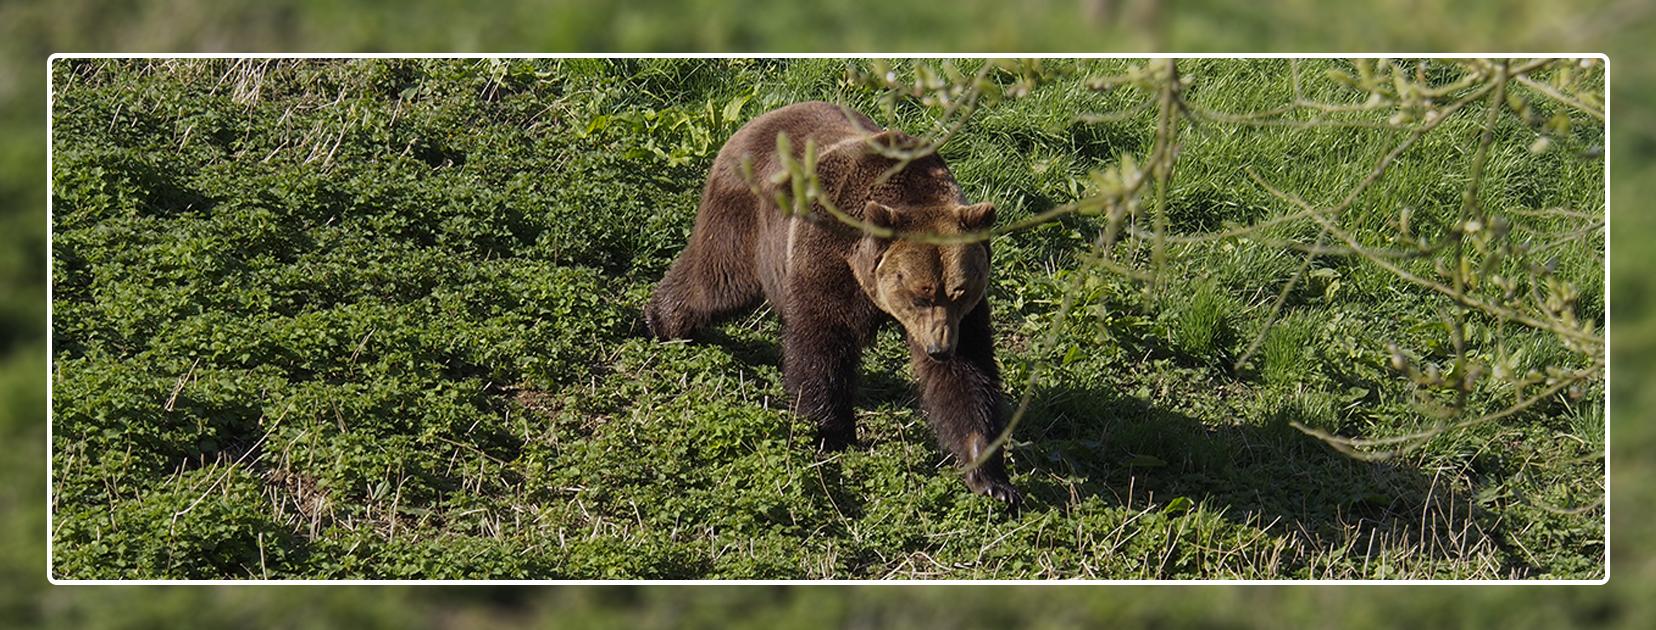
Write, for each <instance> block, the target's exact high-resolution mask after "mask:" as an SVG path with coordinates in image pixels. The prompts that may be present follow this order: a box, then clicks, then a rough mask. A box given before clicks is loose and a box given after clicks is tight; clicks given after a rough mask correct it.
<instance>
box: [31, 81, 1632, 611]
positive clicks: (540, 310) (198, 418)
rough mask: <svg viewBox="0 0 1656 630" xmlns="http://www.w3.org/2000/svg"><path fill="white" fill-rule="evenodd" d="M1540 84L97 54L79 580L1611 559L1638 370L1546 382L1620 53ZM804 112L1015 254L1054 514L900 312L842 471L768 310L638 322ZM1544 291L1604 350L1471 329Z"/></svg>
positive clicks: (57, 292)
mask: <svg viewBox="0 0 1656 630" xmlns="http://www.w3.org/2000/svg"><path fill="white" fill-rule="evenodd" d="M1518 63H1524V61H1523V60H1515V61H1514V62H1512V63H1508V64H1504V65H1501V66H1499V69H1497V68H1496V66H1487V67H1484V66H1475V65H1473V64H1470V63H1454V62H1435V61H1434V62H1430V63H1423V62H1419V61H1418V60H1410V61H1408V62H1407V63H1406V64H1405V63H1402V62H1398V63H1395V64H1392V65H1391V66H1385V65H1381V64H1376V63H1374V62H1372V61H1367V62H1365V61H1358V62H1346V61H1336V60H1319V61H1306V62H1290V61H1288V60H1253V61H1226V60H1201V61H1198V62H1181V63H1180V64H1179V65H1178V66H1177V68H1178V71H1179V72H1178V74H1174V73H1173V72H1172V70H1173V68H1174V66H1172V65H1170V64H1167V65H1164V64H1160V63H1159V62H1150V61H1133V60H1125V61H1124V60H1093V61H1085V62H1067V61H1058V60H1047V61H1046V62H1043V63H1040V64H1033V63H1028V64H1015V63H1014V64H1002V65H1001V66H991V65H986V64H983V63H979V62H972V61H962V62H958V64H955V63H950V64H942V63H916V62H911V61H895V62H891V63H887V64H877V63H873V62H864V61H855V60H852V61H846V60H829V59H813V60H766V59H757V60H749V59H729V60H624V61H606V60H575V59H572V60H476V59H473V60H456V61H447V60H397V59H374V60H355V61H304V60H279V61H278V60H260V59H242V60H159V61H123V60H61V61H58V62H56V63H55V64H54V66H53V68H52V70H53V78H52V82H53V86H54V90H55V99H54V101H53V103H52V114H53V128H52V130H51V133H52V138H53V142H54V161H53V169H52V174H51V176H52V194H53V207H54V213H53V225H52V229H53V243H52V263H53V268H52V284H53V313H52V326H53V334H54V343H53V364H52V368H51V369H52V375H53V385H52V394H53V399H52V409H53V414H54V416H53V443H52V462H53V476H52V488H53V494H52V504H51V506H50V507H51V509H52V514H53V529H52V531H51V536H52V541H53V543H54V544H53V555H52V558H51V560H52V563H53V570H54V572H55V574H56V575H57V576H58V577H62V578H405V577H407V578H412V577H421V578H518V579H522V578H611V577H613V578H888V577H889V578H1255V579H1270V578H1289V579H1292V578H1587V579H1593V578H1599V577H1602V576H1603V575H1604V569H1603V566H1604V554H1605V540H1604V537H1605V532H1604V528H1603V523H1604V520H1603V517H1604V512H1603V507H1602V506H1603V501H1604V490H1605V489H1604V486H1603V479H1604V462H1603V453H1604V447H1605V445H1604V434H1603V430H1602V427H1603V424H1602V423H1603V414H1602V406H1601V405H1602V404H1603V400H1604V392H1603V381H1602V378H1591V377H1583V378H1577V379H1575V380H1571V381H1569V382H1568V383H1565V386H1563V387H1559V388H1557V389H1556V390H1551V391H1548V390H1547V388H1548V387H1550V384H1552V383H1564V380H1563V379H1565V378H1567V377H1569V376H1570V375H1574V374H1590V373H1592V371H1593V370H1594V369H1597V370H1598V371H1599V372H1600V373H1601V372H1602V361H1603V351H1602V343H1601V342H1598V345H1595V343H1594V341H1593V340H1594V339H1596V335H1597V333H1598V331H1600V330H1602V327H1603V326H1602V323H1603V321H1604V310H1605V306H1604V304H1605V297H1604V287H1603V282H1602V279H1603V268H1604V267H1603V264H1604V262H1603V259H1602V257H1601V252H1602V251H1603V238H1604V236H1603V230H1602V222H1601V221H1599V218H1600V217H1602V216H1603V210H1604V198H1603V193H1604V187H1603V181H1604V179H1603V164H1602V161H1601V159H1600V158H1599V155H1600V154H1602V147H1603V125H1602V123H1601V122H1599V120H1598V119H1597V117H1595V116H1594V114H1595V113H1596V112H1597V109H1598V104H1597V103H1596V102H1592V101H1591V100H1590V99H1587V100H1583V99H1584V98H1586V97H1584V96H1583V95H1584V94H1585V95H1590V94H1591V93H1592V90H1593V89H1595V87H1596V88H1598V89H1602V71H1601V69H1600V68H1598V67H1597V66H1595V65H1593V64H1591V63H1588V64H1578V63H1576V62H1575V61H1573V60H1572V61H1557V62H1552V63H1548V64H1544V65H1540V66H1534V67H1529V68H1522V67H1520V66H1514V65H1513V64H1518ZM1514 67H1519V68H1520V69H1522V70H1523V71H1522V73H1515V74H1513V75H1512V76H1510V77H1509V76H1508V75H1506V74H1495V73H1498V72H1501V73H1504V72H1514V70H1513V69H1514ZM1401 68H1406V69H1407V70H1406V71H1403V70H1400V69H1401ZM1479 68H1482V69H1479ZM1468 76H1470V77H1472V78H1471V79H1467V78H1466V77H1468ZM1492 77H1493V78H1492ZM1496 78H1498V79H1499V84H1500V85H1502V86H1503V88H1502V89H1503V90H1506V88H1507V87H1510V90H1509V91H1503V92H1501V93H1498V94H1500V95H1501V98H1494V96H1493V95H1494V94H1495V93H1491V92H1488V91H1483V90H1484V89H1485V88H1484V87H1482V86H1485V85H1494V84H1495V83H1494V82H1493V81H1495V79H1496ZM1460 81H1464V83H1457V82H1460ZM1422 86H1424V87H1425V88H1430V89H1432V90H1441V93H1440V94H1436V93H1435V94H1427V93H1426V92H1423V91H1422V89H1423V88H1422ZM813 98H816V99H826V100H833V101H838V102H843V103H846V104H849V105H852V106H854V107H857V108H859V109H862V110H863V111H867V112H870V113H871V114H876V118H881V119H882V121H883V122H887V123H888V124H893V125H896V126H899V127H901V128H904V129H907V130H910V131H913V132H916V133H921V134H925V135H926V136H927V137H928V138H932V139H935V140H940V141H944V140H946V142H940V143H939V144H938V145H937V146H936V149H937V150H939V151H941V152H942V153H943V155H944V157H945V158H946V159H948V161H949V162H950V164H951V165H952V166H953V168H954V170H955V172H956V175H957V177H958V178H959V179H960V180H961V183H962V185H963V186H964V187H965V188H966V190H967V194H968V196H969V197H971V198H972V199H974V200H976V199H983V200H993V201H995V202H997V203H998V204H999V206H1000V216H1001V220H1002V224H1003V225H1010V226H1017V227H1018V229H1017V230H1015V231H1011V232H1009V233H1007V234H1004V235H1002V236H998V237H997V239H996V241H995V257H996V258H995V263H994V264H995V271H994V273H995V275H994V282H993V287H992V294H991V299H992V300H994V303H995V305H996V321H995V328H996V330H997V335H998V339H999V342H1000V346H1001V356H1002V361H1003V364H1004V368H1005V371H1006V373H1007V380H1008V384H1009V387H1010V388H1011V390H1012V391H1011V392H1010V393H1011V396H1012V398H1013V399H1014V400H1023V399H1027V401H1028V403H1027V406H1026V407H1025V408H1024V409H1023V411H1022V412H1020V416H1019V417H1020V423H1019V426H1018V429H1017V431H1016V432H1015V433H1014V434H1013V435H1012V436H1011V439H1010V441H1009V442H1008V447H1009V449H1010V452H1011V455H1012V462H1013V468H1014V471H1015V478H1014V479H1015V481H1016V482H1017V483H1018V484H1019V485H1020V486H1021V487H1023V488H1025V489H1026V494H1027V495H1028V505H1027V506H1026V507H1025V509H1024V510H1022V511H1021V512H1017V513H1007V512H1005V511H1004V510H1001V509H998V508H997V507H996V506H995V505H993V504H992V503H991V502H989V501H988V500H985V499H983V498H981V497H976V496H972V495H970V494H968V493H966V492H965V490H964V487H963V485H962V484H961V483H960V481H959V480H958V479H957V478H956V474H955V472H954V468H953V466H952V464H950V463H948V462H946V461H945V460H944V458H943V457H942V455H941V454H940V453H939V451H938V449H937V448H936V447H935V446H934V445H933V444H932V443H931V442H930V439H931V438H930V436H929V432H928V431H927V430H926V428H925V426H924V420H923V418H921V417H920V416H919V415H918V412H917V411H916V410H915V403H914V396H913V393H912V391H911V389H910V387H909V385H908V382H909V378H908V375H907V374H906V370H907V368H906V367H904V360H905V352H904V350H903V348H902V347H901V340H900V339H899V338H898V337H897V333H896V331H894V330H888V331H886V333H885V336H884V337H882V338H881V340H880V342H879V344H878V345H877V347H876V348H875V350H874V351H872V352H870V353H869V356H868V357H867V359H866V361H865V364H864V366H863V370H864V374H863V380H864V387H863V391H862V399H861V401H860V403H861V409H862V411H861V412H860V422H861V423H862V427H863V438H864V442H865V445H864V446H862V447H859V448H857V449H853V450H851V451H848V452H845V453H842V454H835V455H831V456H822V455H819V454H817V453H816V452H814V450H813V449H812V448H811V447H810V443H811V440H810V436H811V430H812V429H811V427H808V426H806V425H804V423H802V422H801V421H799V420H798V419H796V418H795V417H793V416H792V415H790V414H788V413H786V411H785V408H786V405H785V403H784V402H783V393H782V390H781V384H780V378H779V377H780V373H779V370H778V362H779V357H778V349H777V346H776V339H777V325H776V323H775V321H774V317H772V316H771V315H770V314H769V313H767V312H764V311H763V310H761V311H759V312H755V313H753V314H751V315H748V316H744V317H741V318H737V319H736V320H734V321H731V322H729V323H727V324H725V325H724V326H722V327H721V328H720V329H718V330H717V331H714V332H712V333H710V334H709V335H707V337H708V338H707V339H704V340H701V341H698V342H695V343H665V344H664V343H655V342H651V341H648V340H646V339H644V337H643V336H642V334H641V330H640V328H639V322H638V309H639V307H640V306H641V305H642V303H643V301H644V300H645V298H646V297H647V295H648V291H649V288H650V286H651V285H652V284H653V283H654V282H655V281H656V280H657V279H659V278H660V276H661V273H662V272H663V271H664V269H665V267H666V266H667V264H668V263H669V262H670V261H671V257H672V256H673V255H674V254H675V253H676V252H677V251H678V249H679V248H680V247H682V245H683V243H684V240H685V238H686V237H687V235H688V234H689V229H690V224H691V220H692V217H693V216H694V212H695V204H696V199H697V197H698V195H699V188H700V185H701V183H702V178H703V177H704V174H705V169H706V168H707V167H708V165H709V164H710V163H711V161H712V157H713V153H714V152H716V151H717V149H718V147H719V144H720V143H721V142H722V141H723V139H724V138H726V137H728V136H729V134H730V133H732V132H733V131H734V130H735V129H736V128H737V127H738V126H740V125H741V124H742V123H743V122H744V121H746V120H747V119H749V118H751V117H752V116H754V115H756V114H757V113H759V112H762V111H764V110H767V109H770V108H773V107H777V106H780V105H784V104H787V103H791V102H795V101H799V100H805V99H813ZM1458 99H1464V100H1465V102H1464V103H1461V104H1460V105H1458V106H1457V107H1458V108H1459V109H1458V110H1456V111H1454V112H1451V113H1449V114H1445V113H1443V111H1442V110H1443V108H1445V107H1446V106H1449V105H1450V104H1452V103H1460V100H1458ZM1492 111H1493V112H1494V114H1496V115H1487V116H1486V114H1489V113H1490V112H1492ZM1434 112H1437V113H1436V114H1434ZM1433 116H1442V117H1443V119H1442V120H1438V119H1435V118H1432V117H1433ZM1426 125H1430V126H1432V128H1433V130H1432V132H1431V133H1429V134H1425V133H1423V134H1420V135H1419V137H1418V138H1417V139H1416V140H1413V141H1410V144H1409V146H1406V147H1404V150H1401V151H1398V152H1397V155H1396V156H1395V157H1394V158H1392V161H1391V162H1389V164H1388V167H1387V169H1386V172H1385V173H1384V175H1383V177H1377V178H1373V181H1372V182H1370V183H1368V184H1362V186H1361V194H1358V195H1355V196H1353V197H1352V198H1351V199H1352V200H1351V201H1350V202H1346V203H1344V205H1343V207H1341V204H1342V199H1345V198H1346V197H1347V196H1348V195H1350V194H1351V193H1352V191H1354V190H1358V189H1359V184H1360V183H1361V182H1363V181H1365V179H1366V177H1367V176H1368V175H1369V174H1370V173H1371V172H1372V169H1374V167H1375V164H1377V163H1380V162H1381V161H1383V160H1386V159H1387V156H1388V155H1389V154H1390V153H1391V152H1392V151H1393V150H1394V148H1395V147H1397V146H1398V144H1399V142H1403V141H1405V140H1407V139H1408V138H1410V137H1411V136H1412V135H1413V134H1414V133H1415V132H1416V131H1417V130H1419V129H1420V128H1422V127H1423V126H1426ZM1140 165H1142V166H1140ZM1469 184H1470V185H1469ZM1469 188H1470V189H1472V190H1473V193H1472V194H1471V196H1470V199H1471V201H1470V202H1469V201H1468V199H1469V197H1468V195H1467V192H1466V191H1467V190H1468V189H1469ZM1128 189H1131V191H1129V190H1128ZM1306 206H1309V207H1311V210H1307V208H1306ZM1335 207H1338V208H1339V212H1336V213H1333V214H1334V215H1338V216H1337V217H1335V218H1336V219H1337V222H1335V223H1331V224H1324V223H1320V222H1319V221H1321V220H1330V217H1329V216H1328V215H1326V214H1324V213H1321V212H1317V211H1314V210H1316V209H1318V208H1335ZM1474 219H1475V220H1478V221H1479V223H1478V227H1480V228H1483V227H1487V228H1488V229H1487V230H1485V231H1480V230H1470V231H1469V228H1468V221H1469V220H1474ZM1497 220H1498V221H1497ZM1329 225H1332V226H1333V227H1332V228H1330V227H1328V226H1329ZM1495 232H1500V234H1499V238H1496V237H1494V236H1489V235H1490V234H1492V233H1495ZM1448 234H1460V235H1462V236H1456V237H1454V238H1453V239H1449V238H1448V237H1446V236H1445V235H1448ZM1106 235H1107V236H1109V238H1104V237H1105V236H1106ZM1345 236H1349V237H1351V239H1352V241H1351V242H1346V241H1342V240H1341V238H1342V237H1345ZM1509 236H1510V238H1509ZM1442 243H1449V244H1448V245H1443V244H1442ZM1512 243H1521V244H1522V246H1521V247H1518V246H1515V245H1512ZM1373 259H1378V262H1376V260H1373ZM1445 261H1447V262H1453V263H1455V265H1450V266H1448V267H1445V268H1444V269H1438V267H1439V266H1440V265H1445V264H1447V263H1446V262H1445ZM1388 265H1389V266H1390V267H1388ZM1460 267H1465V268H1466V269H1468V271H1466V272H1464V273H1461V272H1459V271H1457V269H1458V268H1460ZM1397 270H1401V271H1404V272H1407V273H1409V274H1411V275H1412V276H1414V277H1419V278H1430V279H1431V280H1432V281H1433V282H1434V283H1440V284H1443V285H1445V286H1447V285H1449V284H1454V283H1456V282H1464V283H1477V282H1484V283H1486V284H1479V285H1477V286H1476V287H1473V286H1471V285H1470V284H1469V285H1467V286H1464V287H1463V286H1462V285H1461V284H1454V286H1453V287H1450V288H1451V289H1453V290H1456V291H1463V290H1464V292H1462V293H1459V294H1458V296H1457V295H1450V296H1447V297H1446V296H1445V294H1444V293H1443V292H1442V291H1439V290H1437V289H1435V288H1433V287H1431V286H1423V285H1420V284H1411V283H1409V282H1399V281H1398V277H1399V276H1398V275H1397V273H1395V272H1396V271H1397ZM1433 274H1436V275H1433ZM1495 276H1499V277H1501V278H1503V280H1502V282H1507V283H1510V284H1512V286H1514V287H1517V289H1514V290H1513V291H1510V292H1507V293H1508V294H1501V292H1500V291H1497V295H1496V296H1495V297H1489V294H1487V293H1478V291H1485V290H1489V289H1488V286H1489V285H1488V284H1487V283H1490V282H1493V281H1492V280H1490V278H1491V277H1495ZM1527 279H1537V280H1536V285H1535V286H1530V285H1527V284H1521V283H1522V282H1526V281H1527ZM1548 283H1550V284H1548ZM1498 286H1505V285H1498ZM1518 289H1521V291H1520V290H1518ZM1502 290H1503V291H1504V289H1502ZM1524 291H1528V292H1532V293H1533V294H1534V295H1535V296H1536V300H1535V303H1536V304H1540V305H1543V306H1546V309H1544V314H1545V315H1546V316H1547V317H1548V319H1546V321H1544V322H1542V321H1531V322H1530V323H1542V324H1545V323H1548V322H1557V321H1565V320H1568V321H1571V322H1577V323H1579V331H1582V332H1580V334H1575V333H1574V332H1569V331H1576V330H1577V329H1575V328H1572V329H1569V331H1566V333H1568V334H1566V333H1561V332H1559V331H1558V330H1553V329H1550V328H1547V327H1546V326H1539V327H1538V326H1533V325H1527V324H1525V323H1524V322H1523V321H1519V320H1517V319H1514V318H1513V317H1506V316H1491V315H1490V314H1489V313H1488V312H1486V311H1483V310H1479V309H1477V308H1473V307H1471V306H1468V302H1469V301H1473V302H1479V303H1487V304H1494V303H1496V302H1497V301H1498V300H1497V298H1513V296H1514V295H1518V294H1520V293H1523V292H1524ZM1445 300H1447V301H1448V305H1447V306H1446V305H1445V304H1446V302H1445ZM1500 303H1501V304H1507V303H1508V302H1500ZM1536 312H1542V311H1536ZM1527 313H1529V311H1518V310H1513V311H1512V312H1510V313H1508V315H1523V316H1525V317H1530V315H1527ZM1530 319H1532V320H1535V317H1530ZM1048 339H1051V340H1054V341H1052V342H1048V341H1047V340H1048ZM1473 372H1477V374H1473ZM1531 374H1533V375H1535V377H1534V379H1532V380H1530V381H1525V379H1526V378H1528V376H1526V375H1531ZM1485 376H1487V377H1485ZM1497 376H1498V377H1499V378H1496V377H1497ZM1036 377H1038V378H1036ZM1515 383H1519V384H1515ZM1537 393H1545V394H1546V395H1544V396H1539V397H1537V396H1535V394H1537ZM1526 397H1528V398H1538V399H1537V400H1532V401H1530V404H1528V405H1525V406H1523V407H1522V408H1515V407H1513V404H1514V402H1517V401H1522V400H1525V399H1526ZM1509 409H1515V410H1513V411H1511V412H1510V413H1507V412H1506V410H1509ZM1492 414H1503V415H1499V416H1498V417H1496V418H1494V419H1492V420H1490V421H1486V422H1473V423H1466V422H1460V420H1464V419H1480V418H1486V417H1488V416H1490V415H1492ZM1353 455H1355V456H1353Z"/></svg>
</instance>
